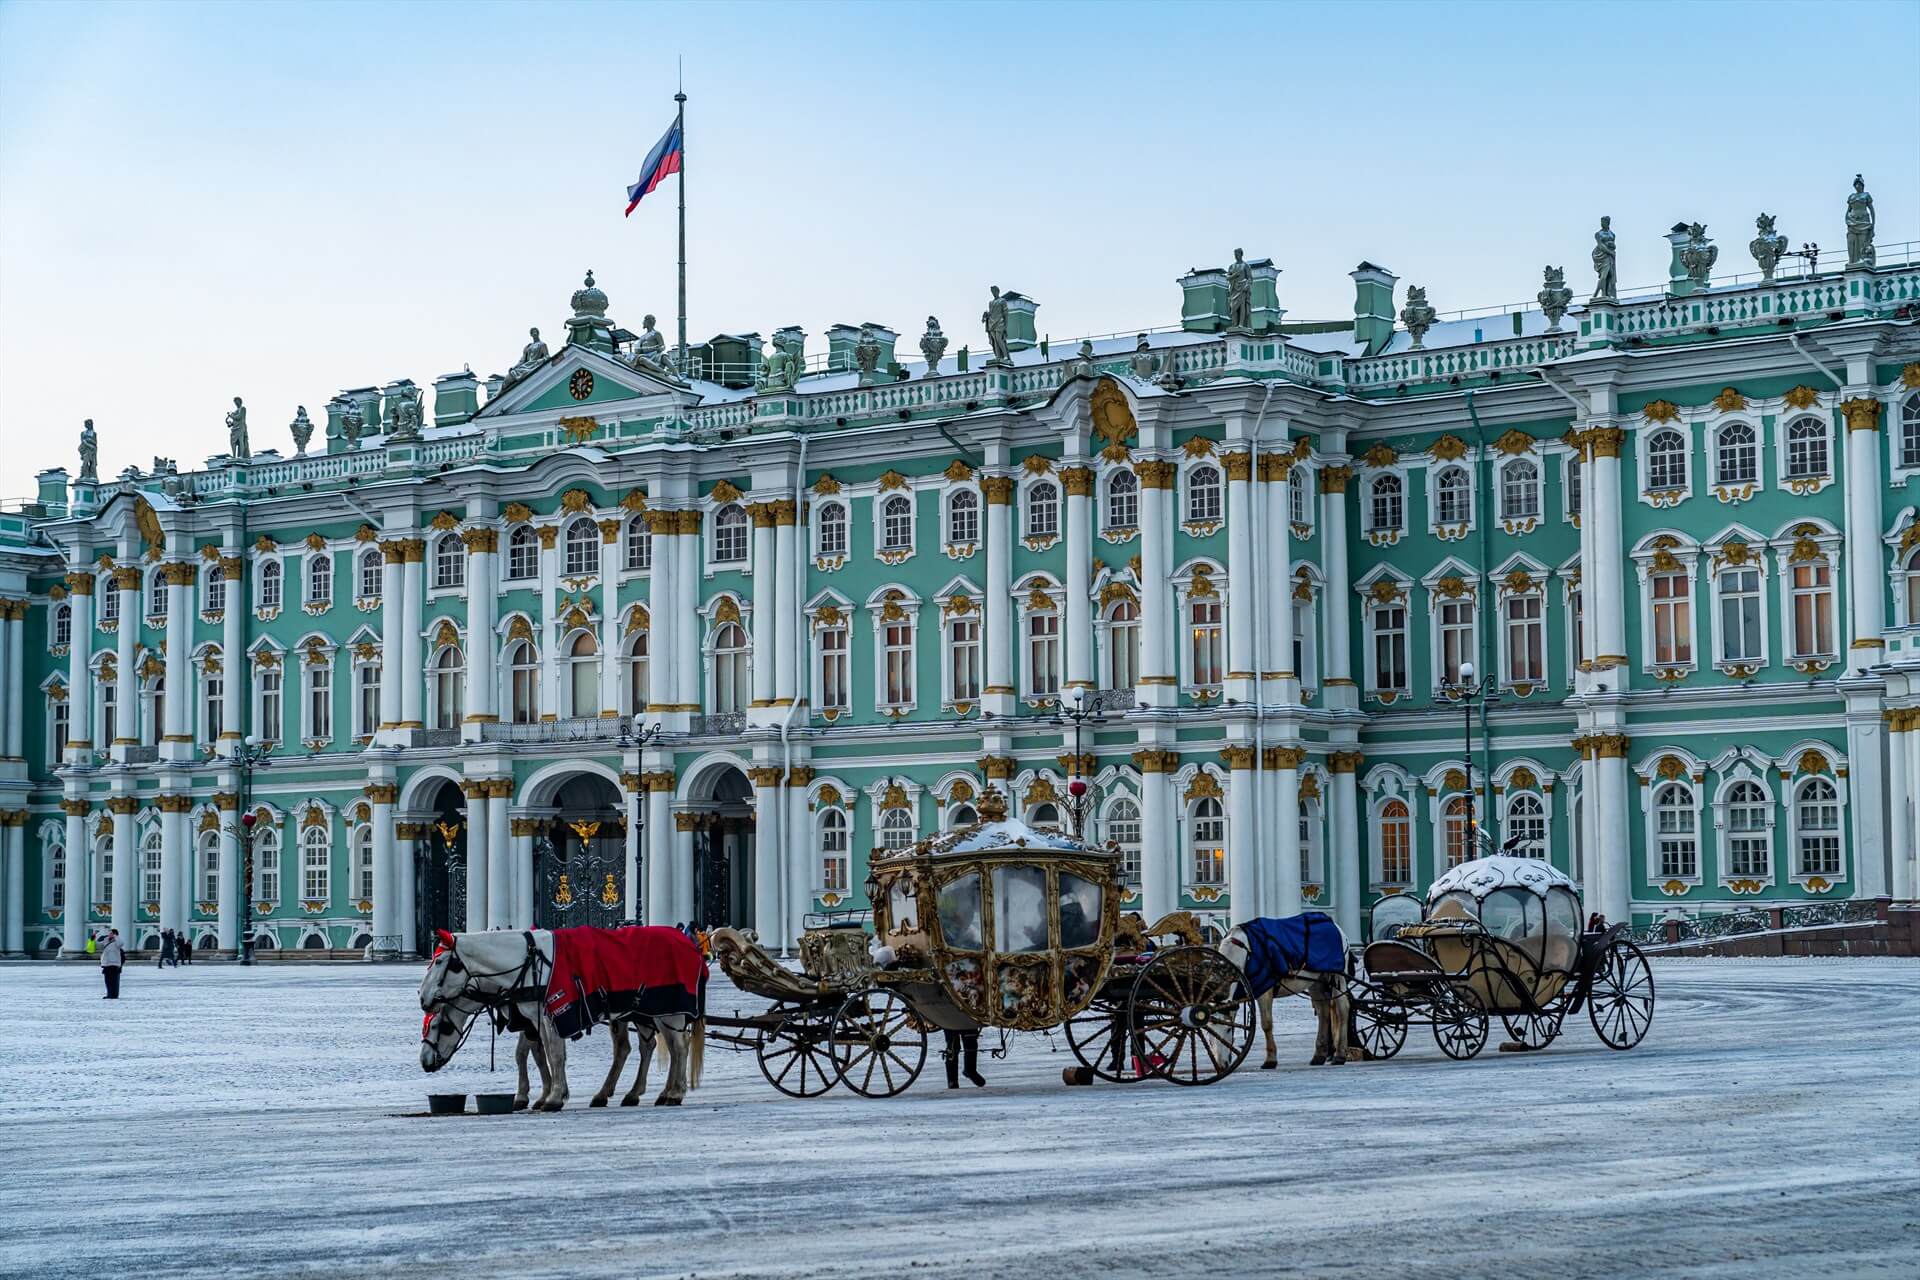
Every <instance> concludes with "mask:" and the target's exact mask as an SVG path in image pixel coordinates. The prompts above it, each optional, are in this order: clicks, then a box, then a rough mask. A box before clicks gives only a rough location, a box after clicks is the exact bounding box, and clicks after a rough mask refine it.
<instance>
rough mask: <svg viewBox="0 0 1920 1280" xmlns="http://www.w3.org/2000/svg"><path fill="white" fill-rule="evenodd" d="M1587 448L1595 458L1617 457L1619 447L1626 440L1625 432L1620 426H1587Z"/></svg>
mask: <svg viewBox="0 0 1920 1280" xmlns="http://www.w3.org/2000/svg"><path fill="white" fill-rule="evenodd" d="M1586 438H1587V449H1588V451H1589V452H1591V453H1592V454H1593V456H1594V457H1596V458H1618V457H1619V456H1620V448H1621V446H1622V445H1624V444H1625V443H1626V441H1627V433H1626V431H1625V429H1624V428H1621V427H1589V428H1588V429H1587V431H1586Z"/></svg>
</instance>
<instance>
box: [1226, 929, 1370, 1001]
mask: <svg viewBox="0 0 1920 1280" xmlns="http://www.w3.org/2000/svg"><path fill="white" fill-rule="evenodd" d="M1240 928H1241V930H1242V931H1243V932H1244V933H1245V934H1246V935H1247V982H1248V983H1249V984H1250V985H1251V986H1252V987H1253V994H1254V996H1256V997H1259V996H1263V995H1265V994H1266V993H1267V992H1269V991H1271V990H1273V989H1274V987H1276V986H1278V985H1279V983H1280V979H1282V978H1284V977H1286V976H1287V975H1288V974H1291V973H1297V972H1298V971H1300V970H1301V969H1315V970H1318V971H1320V972H1322V973H1344V972H1346V968H1347V943H1346V939H1345V938H1344V937H1342V936H1341V934H1340V926H1339V925H1337V924H1335V923H1334V922H1333V917H1332V916H1330V915H1328V914H1327V913H1326V912H1324V911H1302V912H1301V913H1300V914H1299V915H1297V916H1288V917H1286V918H1285V919H1283V920H1270V919H1262V920H1249V921H1247V922H1246V923H1245V924H1243V925H1241V926H1240Z"/></svg>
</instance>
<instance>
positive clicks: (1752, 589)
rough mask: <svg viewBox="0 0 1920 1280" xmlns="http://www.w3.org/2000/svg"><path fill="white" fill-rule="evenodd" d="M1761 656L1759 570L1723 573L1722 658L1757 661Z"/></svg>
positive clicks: (1721, 597) (1730, 570)
mask: <svg viewBox="0 0 1920 1280" xmlns="http://www.w3.org/2000/svg"><path fill="white" fill-rule="evenodd" d="M1761 653H1762V650H1761V647H1760V570H1759V569H1757V568H1747V569H1725V570H1722V571H1721V573H1720V657H1721V659H1722V660H1723V661H1726V662H1758V661H1760V660H1761Z"/></svg>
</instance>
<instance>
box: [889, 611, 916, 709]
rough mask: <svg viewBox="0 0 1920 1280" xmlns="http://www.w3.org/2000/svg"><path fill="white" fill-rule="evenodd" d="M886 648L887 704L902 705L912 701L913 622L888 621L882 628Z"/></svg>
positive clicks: (892, 705)
mask: <svg viewBox="0 0 1920 1280" xmlns="http://www.w3.org/2000/svg"><path fill="white" fill-rule="evenodd" d="M882 631H883V634H882V636H881V643H882V644H883V646H884V647H885V649H886V664H887V671H886V676H887V705H888V706H890V707H904V706H906V705H908V704H909V703H911V702H912V701H913V624H912V623H910V622H889V623H887V624H886V626H885V627H884V628H883V629H882Z"/></svg>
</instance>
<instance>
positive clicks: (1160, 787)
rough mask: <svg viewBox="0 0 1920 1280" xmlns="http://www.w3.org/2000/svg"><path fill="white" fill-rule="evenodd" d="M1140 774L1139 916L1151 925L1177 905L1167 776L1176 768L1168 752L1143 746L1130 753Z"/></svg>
mask: <svg viewBox="0 0 1920 1280" xmlns="http://www.w3.org/2000/svg"><path fill="white" fill-rule="evenodd" d="M1133 767H1134V768H1136V769H1138V770H1139V771H1140V914H1141V915H1142V916H1143V917H1145V919H1146V920H1147V921H1148V922H1149V923H1151V922H1152V921H1155V920H1158V919H1159V918H1160V917H1161V916H1164V915H1166V914H1167V913H1168V912H1169V911H1172V910H1174V909H1175V908H1176V907H1177V906H1178V905H1179V903H1180V880H1181V871H1180V849H1181V846H1182V841H1181V840H1180V838H1179V833H1178V832H1177V831H1176V830H1175V823H1174V814H1173V802H1172V793H1171V782H1170V780H1169V776H1168V775H1170V774H1171V773H1172V772H1173V771H1174V770H1176V769H1178V768H1179V767H1180V757H1179V756H1178V755H1177V754H1175V753H1174V752H1172V751H1163V750H1160V749H1159V748H1157V747H1146V748H1143V749H1142V750H1139V751H1136V752H1134V753H1133Z"/></svg>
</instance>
